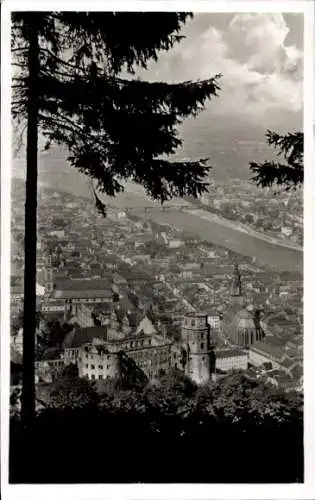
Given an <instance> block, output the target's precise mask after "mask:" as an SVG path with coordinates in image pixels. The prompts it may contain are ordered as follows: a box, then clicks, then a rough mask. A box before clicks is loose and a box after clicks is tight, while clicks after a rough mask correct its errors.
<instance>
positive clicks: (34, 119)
mask: <svg viewBox="0 0 315 500" xmlns="http://www.w3.org/2000/svg"><path fill="white" fill-rule="evenodd" d="M36 17H37V15H36V14H34V13H32V14H29V19H28V26H27V30H28V39H29V40H28V41H29V49H28V68H29V81H28V110H27V146H26V197H25V240H24V257H25V262H24V315H23V388H22V401H21V402H22V418H23V420H24V423H25V424H26V425H28V424H29V423H30V422H31V421H32V420H33V418H34V417H35V333H36V246H37V149H38V99H37V92H38V89H37V78H38V69H39V42H38V32H37V19H36Z"/></svg>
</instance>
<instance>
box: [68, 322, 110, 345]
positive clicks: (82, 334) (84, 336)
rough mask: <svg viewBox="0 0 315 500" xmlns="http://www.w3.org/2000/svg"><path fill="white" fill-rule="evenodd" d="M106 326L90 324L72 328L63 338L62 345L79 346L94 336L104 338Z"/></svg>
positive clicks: (90, 340)
mask: <svg viewBox="0 0 315 500" xmlns="http://www.w3.org/2000/svg"><path fill="white" fill-rule="evenodd" d="M106 336H107V328H106V327H105V326H90V327H86V328H77V329H75V330H72V331H71V332H70V333H69V334H68V335H67V336H66V338H65V340H64V343H63V346H64V347H65V348H67V347H68V348H73V347H81V346H82V345H83V344H85V343H87V342H92V340H93V339H94V338H100V339H104V340H106Z"/></svg>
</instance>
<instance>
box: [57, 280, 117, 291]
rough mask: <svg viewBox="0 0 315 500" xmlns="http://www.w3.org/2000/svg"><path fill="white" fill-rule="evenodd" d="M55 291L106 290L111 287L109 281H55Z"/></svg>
mask: <svg viewBox="0 0 315 500" xmlns="http://www.w3.org/2000/svg"><path fill="white" fill-rule="evenodd" d="M55 285H56V289H58V290H67V291H73V290H75V291H77V290H108V289H109V288H110V286H111V284H110V281H109V280H93V279H91V280H80V279H79V280H71V279H60V280H56V283H55Z"/></svg>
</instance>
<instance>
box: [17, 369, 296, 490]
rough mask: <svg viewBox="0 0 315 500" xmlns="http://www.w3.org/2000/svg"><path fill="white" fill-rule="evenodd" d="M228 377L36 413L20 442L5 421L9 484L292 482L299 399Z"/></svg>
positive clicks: (105, 397)
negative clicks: (197, 385) (8, 432)
mask: <svg viewBox="0 0 315 500" xmlns="http://www.w3.org/2000/svg"><path fill="white" fill-rule="evenodd" d="M233 377H234V378H232V379H231V378H227V380H226V381H223V382H222V381H221V382H220V384H212V385H209V386H207V387H203V388H198V389H197V388H194V387H189V386H188V387H187V383H186V382H185V381H178V380H177V381H175V383H174V381H172V383H171V384H169V383H166V384H163V385H159V386H147V387H146V388H143V389H142V390H139V388H138V389H132V390H131V389H129V390H125V389H124V390H117V388H116V390H115V391H114V392H112V393H111V391H110V390H109V391H108V392H107V393H106V394H105V395H104V394H103V396H102V397H99V399H98V400H97V399H95V398H94V397H93V398H91V399H90V401H89V402H86V403H84V404H83V406H81V407H72V408H69V407H68V408H67V407H66V406H65V405H64V404H63V403H62V404H60V406H59V407H56V406H55V407H54V408H49V409H46V410H44V411H42V412H41V413H40V414H39V415H38V416H37V418H36V421H35V423H34V426H33V428H32V430H31V432H29V434H28V436H27V435H26V432H25V431H23V428H22V425H21V424H20V421H19V420H18V419H16V418H12V419H11V440H10V482H12V483H137V482H145V483H168V482H170V483H194V482H196V483H197V482H198V483H250V482H252V483H253V482H255V483H292V482H302V481H303V421H302V410H301V401H302V398H300V396H298V395H285V394H280V393H276V392H275V391H273V390H272V389H270V390H269V389H268V388H267V389H266V388H265V389H263V387H262V386H261V387H259V386H258V385H257V384H256V383H250V382H245V381H244V379H243V380H242V381H243V382H244V383H245V386H244V384H243V385H241V386H240V384H239V382H241V380H240V376H239V375H238V374H237V375H234V376H233ZM235 377H236V378H235ZM246 384H247V386H246ZM80 404H81V405H82V400H81V403H80ZM289 405H290V406H289Z"/></svg>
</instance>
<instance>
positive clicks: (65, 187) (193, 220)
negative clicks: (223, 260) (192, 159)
mask: <svg viewBox="0 0 315 500" xmlns="http://www.w3.org/2000/svg"><path fill="white" fill-rule="evenodd" d="M70 172H71V171H70V169H69V174H70ZM56 174H57V173H56ZM45 177H46V176H45ZM59 177H60V178H59ZM52 180H53V182H52ZM40 184H41V185H47V187H51V188H53V189H56V190H58V189H60V190H61V191H69V192H71V193H73V194H74V189H73V187H74V186H75V194H76V195H79V196H84V197H87V198H90V199H91V192H90V189H89V186H88V183H87V181H86V178H84V176H78V174H77V173H76V175H75V177H73V176H72V175H71V174H70V175H65V173H64V172H63V173H62V175H60V174H59V175H55V176H52V179H50V180H49V182H48V181H47V178H45V179H44V175H43V176H41V175H40ZM126 188H127V190H126V191H125V192H124V193H122V194H119V195H118V196H117V197H116V198H110V197H107V196H104V202H105V203H106V204H108V205H110V206H115V207H118V206H119V207H121V208H122V209H123V208H128V207H130V208H131V207H146V206H156V204H155V203H154V202H152V201H151V200H149V199H148V198H147V197H145V196H144V194H143V190H142V189H141V188H140V187H138V186H134V185H133V186H130V185H129V186H128V185H127V186H126ZM173 203H175V204H179V203H180V204H184V205H186V206H188V205H190V204H189V203H186V202H183V201H182V200H174V202H173ZM167 205H168V206H171V205H172V202H170V203H168V204H167ZM138 213H139V215H141V216H143V217H150V218H151V219H152V220H153V221H155V222H157V223H159V224H170V225H172V226H174V227H176V228H178V229H180V230H183V231H187V232H190V233H192V234H196V235H198V236H199V237H200V238H202V239H203V240H205V241H209V242H211V243H213V244H214V245H219V246H222V247H225V248H227V249H229V250H231V251H234V252H236V253H239V254H241V255H244V256H248V257H255V258H256V259H257V262H258V263H259V262H260V263H262V264H264V265H267V266H269V267H272V268H274V269H276V270H278V271H298V272H300V273H301V274H302V270H303V252H302V251H299V250H296V249H293V248H287V247H285V246H280V245H277V244H275V243H272V242H271V241H265V240H263V239H262V238H261V237H257V236H255V235H254V234H248V233H246V232H244V231H240V230H238V229H237V228H236V227H233V226H232V225H227V224H226V223H225V222H224V220H222V221H220V220H219V219H218V220H214V219H213V218H212V217H210V218H209V213H208V212H206V211H204V210H200V211H199V213H200V216H199V217H198V215H197V214H196V213H195V212H194V213H192V214H190V213H187V212H182V211H179V210H176V209H175V208H174V210H172V211H166V212H163V211H162V210H161V209H159V210H156V211H150V212H147V213H145V212H144V210H141V208H140V209H139V211H138ZM204 217H205V218H204ZM207 218H208V219H210V220H207Z"/></svg>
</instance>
